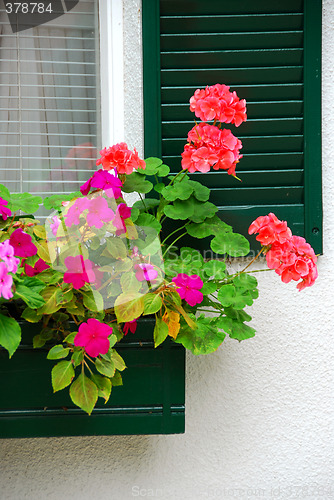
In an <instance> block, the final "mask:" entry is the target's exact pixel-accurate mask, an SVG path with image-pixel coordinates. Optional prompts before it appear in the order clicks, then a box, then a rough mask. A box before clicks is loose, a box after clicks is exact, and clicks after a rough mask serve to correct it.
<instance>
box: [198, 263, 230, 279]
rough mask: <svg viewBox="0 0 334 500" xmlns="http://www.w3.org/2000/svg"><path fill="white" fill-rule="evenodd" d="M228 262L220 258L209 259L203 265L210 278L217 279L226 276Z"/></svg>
mask: <svg viewBox="0 0 334 500" xmlns="http://www.w3.org/2000/svg"><path fill="white" fill-rule="evenodd" d="M225 270H226V264H225V262H222V261H220V260H214V259H213V260H209V261H208V262H205V264H204V266H203V271H204V272H205V274H206V275H207V276H208V277H209V278H211V277H212V278H214V279H216V280H221V279H224V278H225V277H226V273H225Z"/></svg>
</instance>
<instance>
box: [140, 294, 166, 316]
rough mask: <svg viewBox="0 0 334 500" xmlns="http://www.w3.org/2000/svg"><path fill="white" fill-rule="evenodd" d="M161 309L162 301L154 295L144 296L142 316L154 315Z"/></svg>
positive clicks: (158, 296)
mask: <svg viewBox="0 0 334 500" xmlns="http://www.w3.org/2000/svg"><path fill="white" fill-rule="evenodd" d="M161 307H162V299H161V297H160V295H158V294H156V293H147V294H146V295H145V296H144V312H143V314H144V315H146V314H154V313H156V312H158V311H160V309H161Z"/></svg>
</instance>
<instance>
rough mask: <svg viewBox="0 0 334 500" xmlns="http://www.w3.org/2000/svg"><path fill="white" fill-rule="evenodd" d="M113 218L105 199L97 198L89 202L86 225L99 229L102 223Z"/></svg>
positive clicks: (113, 215) (113, 214)
mask: <svg viewBox="0 0 334 500" xmlns="http://www.w3.org/2000/svg"><path fill="white" fill-rule="evenodd" d="M114 217H115V213H114V212H113V210H111V208H109V207H108V202H107V200H106V199H105V198H102V197H101V196H99V197H98V198H93V199H92V200H90V201H89V205H88V214H87V218H86V220H87V223H88V224H89V226H95V227H96V228H98V229H100V228H101V227H103V223H104V222H109V221H111V220H112V219H113V218H114Z"/></svg>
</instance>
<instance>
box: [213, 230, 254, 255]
mask: <svg viewBox="0 0 334 500" xmlns="http://www.w3.org/2000/svg"><path fill="white" fill-rule="evenodd" d="M210 246H211V249H212V250H213V251H214V252H215V253H217V254H220V255H224V254H225V253H227V254H228V255H230V256H231V257H242V256H245V255H247V254H248V253H249V250H250V246H249V241H248V240H247V239H246V238H245V237H244V236H242V234H238V233H218V234H217V235H216V236H215V237H214V238H213V240H212V241H211V243H210Z"/></svg>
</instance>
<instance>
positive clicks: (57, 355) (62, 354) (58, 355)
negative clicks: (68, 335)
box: [46, 344, 70, 359]
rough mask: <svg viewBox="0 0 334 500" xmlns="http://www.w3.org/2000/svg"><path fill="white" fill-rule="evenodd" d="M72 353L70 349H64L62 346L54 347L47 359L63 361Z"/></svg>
mask: <svg viewBox="0 0 334 500" xmlns="http://www.w3.org/2000/svg"><path fill="white" fill-rule="evenodd" d="M69 352H70V348H69V347H66V348H64V347H63V346H62V345H61V344H58V345H55V346H53V347H52V348H51V349H50V351H49V352H48V355H47V357H46V359H62V358H66V356H67V355H68V353H69Z"/></svg>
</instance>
